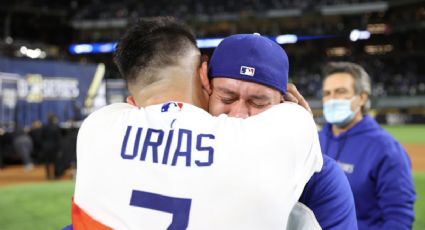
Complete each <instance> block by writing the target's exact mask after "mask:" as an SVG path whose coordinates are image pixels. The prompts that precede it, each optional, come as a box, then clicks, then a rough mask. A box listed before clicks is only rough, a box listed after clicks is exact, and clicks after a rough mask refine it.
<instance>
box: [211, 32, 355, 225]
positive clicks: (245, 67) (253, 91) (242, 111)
mask: <svg viewBox="0 0 425 230" xmlns="http://www.w3.org/2000/svg"><path fill="white" fill-rule="evenodd" d="M271 47H273V48H271ZM270 49H278V51H276V52H284V51H283V50H282V49H281V48H280V47H279V46H278V45H277V44H274V42H273V41H271V40H269V39H268V38H265V37H262V36H260V35H254V34H239V35H233V36H230V37H227V38H225V39H224V40H223V41H222V42H221V43H220V45H219V46H218V47H217V48H216V49H215V50H214V53H213V55H212V57H211V61H210V63H209V77H210V79H211V81H210V88H211V89H210V90H211V91H210V93H211V96H210V102H209V112H210V113H211V114H212V115H216V116H218V115H220V114H223V113H224V114H228V115H229V116H233V117H240V118H246V117H249V116H253V115H255V114H258V113H261V112H263V111H265V110H267V109H268V108H270V107H271V106H272V105H274V104H278V103H281V102H282V101H283V95H282V93H281V92H280V91H279V90H278V87H276V84H277V82H281V81H283V80H284V79H283V78H284V76H285V74H284V73H282V77H281V78H272V77H271V75H272V74H267V73H268V72H269V71H271V69H273V68H272V67H273V65H284V64H285V63H276V62H275V60H271V58H270V53H271V51H270ZM279 49H280V51H279ZM286 64H287V63H286ZM247 71H249V72H248V73H247ZM262 76H267V77H262ZM289 87H292V88H288V92H293V93H297V91H296V90H295V89H294V88H293V87H294V86H293V85H289ZM286 96H288V95H286ZM300 97H301V95H299V97H298V98H299V99H302V97H301V98H300ZM300 104H302V103H300ZM282 131H284V130H282ZM287 131H288V132H291V130H287ZM284 149H285V147H284V146H282V154H284ZM299 201H300V202H301V203H303V204H305V205H306V206H307V207H308V208H310V210H312V211H313V213H314V215H315V216H316V219H317V221H318V222H319V224H320V226H321V227H322V229H338V230H339V229H340V230H349V229H357V221H356V214H355V207H354V199H353V195H352V192H351V189H350V185H349V183H348V181H347V178H346V177H345V176H344V173H343V172H342V170H341V169H340V168H339V167H338V165H337V164H336V163H335V161H334V160H332V159H331V158H329V157H328V156H324V157H323V167H322V170H321V171H320V172H319V173H315V174H313V176H312V177H311V179H310V180H309V182H308V183H307V185H306V187H305V188H304V191H303V194H302V195H301V197H300V199H299Z"/></svg>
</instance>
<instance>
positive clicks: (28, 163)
mask: <svg viewBox="0 0 425 230" xmlns="http://www.w3.org/2000/svg"><path fill="white" fill-rule="evenodd" d="M13 149H14V150H15V152H16V153H17V154H19V155H20V156H21V158H22V161H23V162H24V165H25V170H26V171H30V170H32V169H33V167H34V165H33V164H32V160H31V152H32V150H33V142H32V139H31V137H30V136H29V135H28V134H27V133H26V132H25V131H24V129H23V128H22V127H21V126H19V125H17V126H16V128H15V133H14V137H13Z"/></svg>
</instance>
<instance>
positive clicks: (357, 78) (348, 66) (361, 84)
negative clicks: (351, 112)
mask: <svg viewBox="0 0 425 230" xmlns="http://www.w3.org/2000/svg"><path fill="white" fill-rule="evenodd" d="M334 73H348V74H350V75H351V76H352V77H353V80H354V92H355V94H357V95H360V94H361V93H367V95H371V83H370V77H369V74H367V72H366V70H365V69H364V68H363V67H361V66H360V65H358V64H355V63H352V62H329V63H328V64H327V65H326V66H325V67H324V68H323V76H324V79H326V78H327V77H328V76H329V75H332V74H334ZM369 108H370V100H368V101H367V102H366V104H365V105H364V106H362V108H361V109H362V113H363V114H365V113H367V111H368V110H369Z"/></svg>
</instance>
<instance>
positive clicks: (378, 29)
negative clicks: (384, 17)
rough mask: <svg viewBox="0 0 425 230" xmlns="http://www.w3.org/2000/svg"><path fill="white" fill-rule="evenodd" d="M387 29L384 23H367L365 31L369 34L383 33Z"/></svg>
mask: <svg viewBox="0 0 425 230" xmlns="http://www.w3.org/2000/svg"><path fill="white" fill-rule="evenodd" d="M387 30H388V26H387V25H386V24H384V23H377V24H368V25H367V31H369V32H370V33H371V34H383V33H385V32H386V31H387Z"/></svg>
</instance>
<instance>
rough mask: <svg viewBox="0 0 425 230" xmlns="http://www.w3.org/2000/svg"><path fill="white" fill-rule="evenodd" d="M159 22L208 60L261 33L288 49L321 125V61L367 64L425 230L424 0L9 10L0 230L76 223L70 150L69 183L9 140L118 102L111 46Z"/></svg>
mask: <svg viewBox="0 0 425 230" xmlns="http://www.w3.org/2000/svg"><path fill="white" fill-rule="evenodd" d="M159 15H173V16H176V17H178V18H180V19H181V20H183V21H185V22H187V23H188V24H189V25H190V26H191V27H192V28H193V29H194V32H195V34H196V36H197V37H198V38H199V40H198V46H200V47H201V48H202V49H201V50H202V52H203V53H204V54H206V55H210V54H211V53H212V52H213V49H214V46H215V45H216V44H217V42H219V41H220V39H221V38H223V37H225V36H227V35H230V34H234V33H253V32H259V33H261V34H263V35H265V36H268V37H270V39H272V40H275V41H276V42H278V43H279V44H281V45H282V47H284V48H285V50H286V51H287V53H288V55H289V59H290V78H291V81H292V82H294V83H295V84H296V85H297V87H298V89H299V90H300V91H301V93H302V94H303V95H304V96H305V97H306V98H307V99H308V101H309V103H310V105H311V106H312V108H313V111H314V114H315V119H316V121H317V123H318V124H321V123H322V122H323V118H322V116H321V102H320V97H321V90H320V88H321V80H322V76H321V67H322V66H323V64H324V63H326V62H327V61H333V60H346V61H354V62H357V63H359V64H361V65H362V66H364V67H365V68H366V70H367V71H368V72H369V73H370V75H371V77H372V81H373V84H372V87H373V93H372V107H373V108H374V109H373V110H372V111H371V113H372V114H373V115H374V116H375V118H376V119H377V120H378V121H379V122H380V123H381V124H384V125H385V127H386V129H388V130H389V131H390V132H391V133H392V134H393V135H394V136H395V137H396V138H397V139H398V140H399V141H400V142H401V143H402V144H403V145H404V147H405V148H406V149H407V151H408V153H409V155H410V157H411V159H412V164H413V171H414V177H415V185H416V189H417V193H418V197H417V202H416V205H415V211H416V221H415V225H414V229H425V199H424V198H423V196H425V66H424V64H425V63H424V62H425V42H424V41H425V1H423V0H387V1H382V0H262V1H259V0H240V1H236V0H216V1H195V0H178V1H173V2H172V3H171V2H168V1H164V0H159V1H142V0H121V1H118V2H117V1H112V0H106V1H100V0H89V1H83V0H71V1H68V0H39V1H33V0H20V1H17V0H8V1H2V2H1V3H0V134H1V135H0V138H1V141H0V158H1V164H0V167H2V169H0V228H1V229H59V228H60V227H62V226H64V225H66V224H68V223H69V222H70V197H71V195H72V189H73V182H72V180H71V178H72V170H70V169H69V168H72V165H73V164H72V162H73V159H74V158H73V157H72V153H69V151H62V154H61V155H60V157H59V159H58V161H60V162H61V168H60V169H59V171H60V173H59V174H60V175H58V176H60V178H61V179H62V180H60V181H55V182H44V172H43V169H42V167H41V166H36V167H35V169H34V170H33V171H30V172H24V171H23V168H22V163H21V159H20V157H19V156H17V154H16V153H14V151H13V148H11V132H12V131H13V129H14V127H15V126H16V125H20V126H24V127H26V128H28V129H29V128H30V125H31V123H32V122H33V121H34V120H40V121H41V122H45V121H46V119H47V115H48V114H49V113H55V114H56V115H57V116H58V118H59V121H60V125H61V128H62V132H63V134H64V138H65V137H66V136H69V135H68V134H70V133H71V134H75V132H70V130H75V129H76V128H78V125H79V123H80V121H81V120H82V119H84V117H86V116H87V115H88V114H90V113H91V112H92V111H94V110H96V109H97V108H99V107H101V106H103V105H105V104H109V103H113V102H117V101H123V100H124V98H125V96H126V93H127V92H126V90H125V84H124V83H123V82H122V81H121V80H120V78H119V74H118V71H117V69H116V67H115V66H114V65H113V63H112V54H111V52H112V50H113V47H114V44H115V42H116V40H117V39H118V38H119V36H120V35H121V34H122V33H123V31H124V30H125V29H126V28H127V27H128V25H130V24H131V23H132V22H134V21H135V20H137V19H138V18H140V17H153V16H159ZM65 152H67V153H66V154H68V155H66V154H65ZM69 154H71V156H69ZM33 157H34V160H35V161H36V162H37V156H36V155H33ZM35 182H36V183H35ZM28 183H30V184H28Z"/></svg>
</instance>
